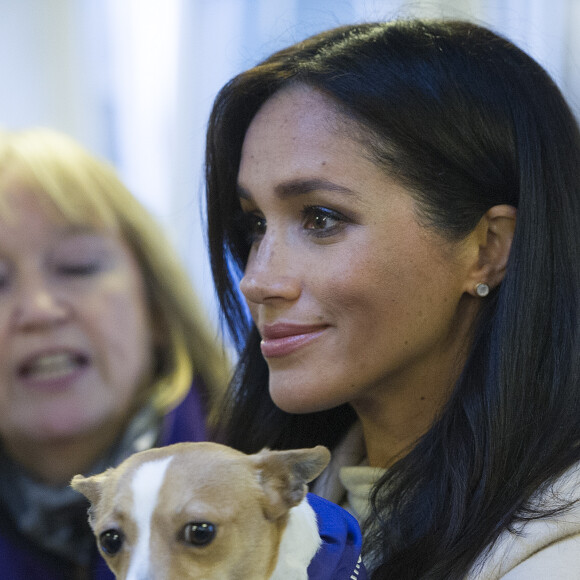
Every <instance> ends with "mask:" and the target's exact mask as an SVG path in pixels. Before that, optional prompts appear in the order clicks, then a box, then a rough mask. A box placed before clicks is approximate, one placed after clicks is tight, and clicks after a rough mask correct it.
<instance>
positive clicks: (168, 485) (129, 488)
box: [71, 443, 330, 580]
mask: <svg viewBox="0 0 580 580" xmlns="http://www.w3.org/2000/svg"><path fill="white" fill-rule="evenodd" d="M329 459H330V453H329V451H328V450H327V449H326V448H325V447H322V446H318V447H314V448H312V449H298V450H291V451H269V450H266V449H265V450H263V451H261V452H260V453H257V454H254V455H245V454H244V453H241V452H239V451H235V450H234V449H231V448H230V447H225V446H223V445H219V444H217V443H179V444H176V445H171V446H169V447H162V448H158V449H151V450H149V451H143V452H141V453H137V454H135V455H133V456H131V457H129V458H128V459H127V460H126V461H124V462H123V463H122V464H121V465H119V466H118V467H117V468H114V469H109V470H107V471H105V472H103V473H101V474H99V475H95V476H92V477H83V476H80V475H77V476H75V477H74V478H73V480H72V482H71V485H72V487H73V488H74V489H75V490H77V491H79V492H80V493H82V494H83V495H85V496H86V497H87V498H88V500H89V501H90V503H91V509H90V510H89V522H90V525H91V527H92V529H93V532H94V534H95V536H96V539H97V543H98V546H99V549H100V551H101V553H102V554H103V556H104V558H105V560H106V561H107V563H108V565H109V567H110V568H111V570H112V571H113V572H114V573H115V576H116V577H117V578H118V579H127V580H154V579H164V580H169V579H177V578H179V579H184V580H185V579H188V578H205V579H208V580H209V579H214V578H215V579H217V578H219V579H221V580H225V579H234V578H255V579H261V578H269V577H270V574H271V573H272V570H273V569H274V567H275V565H276V560H277V556H278V546H279V543H280V539H281V536H282V533H283V531H284V528H285V525H286V521H287V518H288V513H289V511H290V509H291V508H292V507H294V506H296V505H298V504H299V503H300V502H301V501H302V499H303V498H304V496H305V494H306V483H307V482H309V481H311V480H312V479H314V478H315V477H316V476H318V475H319V474H320V473H321V472H322V470H323V469H324V468H325V467H326V465H327V463H328V461H329Z"/></svg>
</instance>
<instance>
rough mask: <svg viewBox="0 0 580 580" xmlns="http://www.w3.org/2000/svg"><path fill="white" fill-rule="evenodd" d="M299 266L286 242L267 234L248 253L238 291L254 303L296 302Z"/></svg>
mask: <svg viewBox="0 0 580 580" xmlns="http://www.w3.org/2000/svg"><path fill="white" fill-rule="evenodd" d="M297 260H298V261H297ZM299 263H300V262H299V256H296V255H295V252H293V251H292V246H291V244H290V243H288V242H286V241H285V240H279V239H276V238H275V237H274V236H273V235H269V234H268V233H267V234H266V235H265V236H264V238H263V239H262V240H261V241H260V243H259V245H258V246H257V247H256V248H255V249H252V251H251V252H250V255H249V257H248V262H247V264H246V269H245V270H244V276H243V278H242V279H241V281H240V290H241V292H242V294H243V295H244V297H245V298H246V300H247V301H248V302H251V303H254V304H265V303H268V302H271V301H274V300H284V301H293V300H296V299H297V298H298V297H299V296H300V293H301V291H302V284H301V281H300V278H299V276H298V273H297V266H298V265H299Z"/></svg>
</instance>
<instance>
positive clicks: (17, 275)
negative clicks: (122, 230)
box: [0, 184, 152, 448]
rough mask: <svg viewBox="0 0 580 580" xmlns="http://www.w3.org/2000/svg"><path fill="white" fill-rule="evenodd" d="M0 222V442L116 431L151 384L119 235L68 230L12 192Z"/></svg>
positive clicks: (146, 334)
mask: <svg viewBox="0 0 580 580" xmlns="http://www.w3.org/2000/svg"><path fill="white" fill-rule="evenodd" d="M3 195H8V196H9V199H8V200H7V202H8V206H9V207H10V210H11V216H10V218H7V219H0V417H1V418H0V438H1V439H2V440H3V442H4V443H5V444H7V446H8V448H16V447H17V446H18V441H19V440H20V438H24V439H26V440H27V441H30V440H38V441H51V440H64V439H66V438H70V437H73V438H74V437H77V436H82V435H84V434H86V433H88V432H91V431H93V430H95V429H97V430H99V431H100V432H101V433H103V434H105V433H107V436H109V437H110V433H111V429H119V428H120V425H122V422H123V421H124V420H126V418H127V416H128V414H129V413H130V412H131V411H132V405H133V404H134V399H135V395H136V392H137V391H138V389H139V388H140V387H141V386H142V385H143V384H144V382H145V381H146V380H149V378H150V377H149V374H150V365H151V363H150V360H151V351H152V346H151V330H150V324H149V317H148V313H147V307H146V299H145V294H144V288H143V281H142V278H141V274H140V271H139V268H138V265H137V263H136V261H135V259H134V257H133V255H132V253H131V252H130V251H129V249H128V247H127V245H126V244H125V243H124V242H123V241H122V240H121V239H120V238H119V237H117V236H116V235H115V234H113V233H109V232H103V231H95V230H91V229H79V228H78V227H74V226H71V224H69V223H67V222H66V221H64V219H62V218H60V217H59V216H58V214H57V213H56V210H55V211H54V213H53V212H52V211H49V212H48V213H47V211H46V210H45V209H41V207H40V206H39V203H38V199H37V197H36V196H35V195H34V194H32V193H31V192H30V191H28V190H26V189H24V188H21V187H19V186H18V185H17V184H15V185H14V186H13V187H11V188H10V189H9V190H8V191H7V192H5V193H4V194H3Z"/></svg>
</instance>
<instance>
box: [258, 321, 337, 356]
mask: <svg viewBox="0 0 580 580" xmlns="http://www.w3.org/2000/svg"><path fill="white" fill-rule="evenodd" d="M327 328H328V327H327V326H326V325H319V324H318V325H300V324H290V323H278V324H272V325H267V326H264V327H263V328H262V329H261V335H262V342H261V343H260V347H261V349H262V354H263V355H264V357H265V358H278V357H282V356H287V355H289V354H291V353H293V352H294V351H296V350H297V349H299V348H300V347H302V346H304V345H306V344H308V343H310V342H311V341H313V340H315V339H316V338H318V337H319V336H320V335H321V334H322V333H323V332H324V331H325V330H326V329H327Z"/></svg>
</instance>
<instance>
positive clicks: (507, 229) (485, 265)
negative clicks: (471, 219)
mask: <svg viewBox="0 0 580 580" xmlns="http://www.w3.org/2000/svg"><path fill="white" fill-rule="evenodd" d="M515 227H516V208H515V207H513V206H511V205H494V206H493V207H491V208H490V209H488V210H487V211H486V212H485V214H484V215H483V216H482V218H481V219H480V220H479V223H478V224H477V226H476V227H475V229H474V231H473V233H472V236H473V239H474V242H475V243H477V246H478V248H477V251H476V254H477V259H476V261H475V263H474V264H473V267H472V268H471V270H470V272H469V276H468V278H467V279H466V282H465V292H467V293H468V294H471V295H472V296H477V293H476V287H477V285H478V284H480V283H484V284H487V285H488V286H489V287H490V289H493V288H496V287H497V286H499V284H500V283H501V281H502V280H503V277H504V276H505V272H506V266H507V262H508V258H509V254H510V250H511V246H512V240H513V237H514V231H515Z"/></svg>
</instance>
